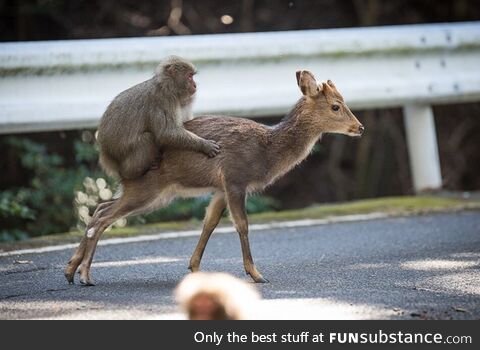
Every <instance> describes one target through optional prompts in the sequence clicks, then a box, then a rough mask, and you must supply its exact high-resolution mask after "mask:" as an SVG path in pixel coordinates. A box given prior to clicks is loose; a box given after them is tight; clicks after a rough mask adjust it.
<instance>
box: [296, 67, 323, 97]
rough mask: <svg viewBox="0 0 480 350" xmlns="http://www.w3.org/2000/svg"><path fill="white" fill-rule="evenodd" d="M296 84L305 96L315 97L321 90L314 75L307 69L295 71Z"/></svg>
mask: <svg viewBox="0 0 480 350" xmlns="http://www.w3.org/2000/svg"><path fill="white" fill-rule="evenodd" d="M297 84H298V87H299V88H300V90H301V91H302V94H304V95H305V96H310V97H315V96H317V95H318V94H319V93H320V90H321V88H320V86H319V85H318V84H317V80H315V76H314V75H313V74H312V73H311V72H309V71H308V70H302V71H297Z"/></svg>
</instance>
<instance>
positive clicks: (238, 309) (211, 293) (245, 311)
mask: <svg viewBox="0 0 480 350" xmlns="http://www.w3.org/2000/svg"><path fill="white" fill-rule="evenodd" d="M175 298H176V300H177V302H178V303H179V305H180V307H181V308H182V309H183V311H184V312H185V313H186V315H187V317H188V318H189V319H190V320H244V319H247V318H248V316H249V313H250V312H249V309H250V308H251V307H252V305H255V303H256V302H258V301H259V300H260V295H259V293H258V292H257V290H256V289H255V287H253V286H252V285H250V284H248V283H247V282H245V281H242V280H240V279H238V278H235V277H233V276H231V275H228V274H226V273H206V272H196V273H193V274H191V275H188V276H187V277H185V278H184V279H183V281H182V282H180V284H179V285H178V287H177V289H176V290H175Z"/></svg>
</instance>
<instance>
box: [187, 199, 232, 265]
mask: <svg viewBox="0 0 480 350" xmlns="http://www.w3.org/2000/svg"><path fill="white" fill-rule="evenodd" d="M226 205H227V203H226V201H225V194H224V193H223V192H218V193H216V194H215V195H214V196H213V198H212V201H211V202H210V204H209V205H208V208H207V212H206V214H205V219H204V222H203V230H202V234H201V235H200V239H199V240H198V244H197V247H196V248H195V251H194V252H193V254H192V257H191V259H190V265H189V266H188V268H189V269H190V270H191V271H192V272H197V271H198V270H199V268H200V261H201V260H202V256H203V252H204V251H205V247H206V245H207V243H208V240H209V238H210V236H211V234H212V232H213V230H215V227H217V225H218V222H219V221H220V219H221V217H222V214H223V212H224V210H225V207H226Z"/></svg>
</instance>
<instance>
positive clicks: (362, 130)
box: [358, 125, 365, 135]
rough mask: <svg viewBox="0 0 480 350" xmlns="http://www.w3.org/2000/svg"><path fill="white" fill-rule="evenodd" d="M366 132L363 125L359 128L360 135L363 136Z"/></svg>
mask: <svg viewBox="0 0 480 350" xmlns="http://www.w3.org/2000/svg"><path fill="white" fill-rule="evenodd" d="M364 131H365V128H364V127H363V125H360V126H359V127H358V132H359V133H360V135H362V134H363V132H364Z"/></svg>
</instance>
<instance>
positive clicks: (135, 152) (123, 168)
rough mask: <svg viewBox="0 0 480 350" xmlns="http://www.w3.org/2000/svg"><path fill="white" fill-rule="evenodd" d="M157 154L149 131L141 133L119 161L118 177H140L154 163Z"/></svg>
mask: <svg viewBox="0 0 480 350" xmlns="http://www.w3.org/2000/svg"><path fill="white" fill-rule="evenodd" d="M158 154H159V150H158V148H157V146H156V144H155V138H154V136H153V135H152V134H151V133H149V132H145V133H143V134H142V135H141V136H140V137H139V138H138V140H137V141H136V142H135V144H133V145H132V147H131V149H130V152H129V153H128V154H127V155H126V156H125V157H124V158H123V159H122V160H121V161H120V162H119V168H120V169H119V173H120V177H121V178H122V179H125V180H134V179H137V178H139V177H141V176H142V175H143V174H145V173H146V172H147V171H148V170H149V169H150V167H151V166H152V164H154V163H155V160H156V159H157V157H158Z"/></svg>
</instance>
